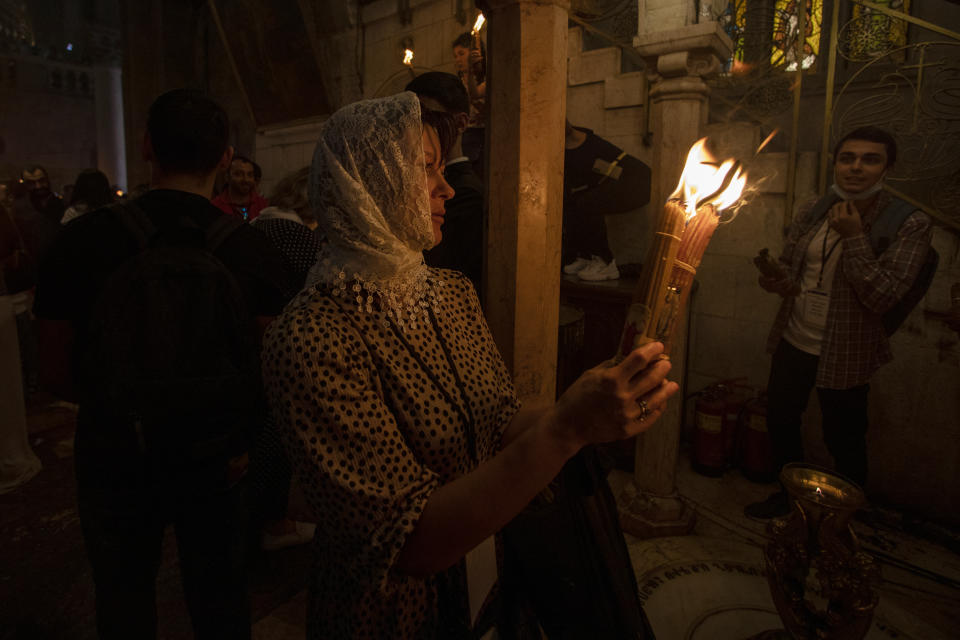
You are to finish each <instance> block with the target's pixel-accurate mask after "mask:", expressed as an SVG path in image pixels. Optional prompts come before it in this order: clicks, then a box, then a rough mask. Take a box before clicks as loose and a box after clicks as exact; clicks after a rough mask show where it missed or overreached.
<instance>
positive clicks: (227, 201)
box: [213, 155, 267, 222]
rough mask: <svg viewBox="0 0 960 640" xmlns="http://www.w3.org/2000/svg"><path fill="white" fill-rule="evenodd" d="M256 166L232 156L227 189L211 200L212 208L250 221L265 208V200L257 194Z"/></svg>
mask: <svg viewBox="0 0 960 640" xmlns="http://www.w3.org/2000/svg"><path fill="white" fill-rule="evenodd" d="M257 184H258V179H257V166H256V165H255V164H254V162H253V160H251V159H250V158H246V157H244V156H239V155H237V156H234V157H233V160H231V161H230V167H229V169H227V187H226V189H224V190H223V191H221V192H220V195H218V196H217V197H216V198H214V199H213V206H215V207H217V208H218V209H220V210H221V211H223V212H224V213H228V214H230V215H235V216H239V217H240V218H242V219H244V220H246V221H248V222H249V221H251V220H254V219H256V217H257V216H258V215H260V212H261V211H262V210H263V209H264V208H265V207H266V206H267V199H266V198H264V197H263V196H261V195H260V194H259V193H257Z"/></svg>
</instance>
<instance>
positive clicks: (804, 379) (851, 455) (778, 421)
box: [767, 340, 870, 486]
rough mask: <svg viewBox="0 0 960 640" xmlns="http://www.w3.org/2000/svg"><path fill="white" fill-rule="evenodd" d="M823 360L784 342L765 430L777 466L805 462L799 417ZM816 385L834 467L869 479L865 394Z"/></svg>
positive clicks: (863, 388) (776, 359)
mask: <svg viewBox="0 0 960 640" xmlns="http://www.w3.org/2000/svg"><path fill="white" fill-rule="evenodd" d="M819 360H820V358H819V357H818V356H815V355H811V354H809V353H806V352H805V351H801V350H800V349H797V348H796V347H794V346H793V345H792V344H790V343H789V342H787V341H786V340H781V341H780V344H779V346H778V347H777V350H776V352H775V353H774V354H773V362H772V363H771V366H770V380H769V382H768V383H767V402H768V404H767V428H768V429H769V430H770V438H771V440H772V443H773V454H774V460H775V463H776V464H777V468H780V467H782V466H783V465H785V464H787V463H789V462H801V461H803V440H802V438H801V419H802V417H803V412H804V411H805V410H806V408H807V400H808V399H809V397H810V390H811V389H813V387H814V383H815V381H816V377H817V364H818V363H819ZM869 390H870V385H868V384H864V385H860V386H858V387H852V388H850V389H824V388H820V387H817V397H818V399H819V400H820V411H821V414H822V417H823V440H824V443H825V444H826V445H827V449H828V450H829V451H830V455H832V456H833V460H834V464H835V466H836V470H837V471H838V472H839V473H841V474H843V475H845V476H847V477H848V478H850V479H851V480H853V481H854V482H856V483H857V484H859V485H860V486H864V484H865V483H866V481H867V439H866V436H867V392H868V391H869Z"/></svg>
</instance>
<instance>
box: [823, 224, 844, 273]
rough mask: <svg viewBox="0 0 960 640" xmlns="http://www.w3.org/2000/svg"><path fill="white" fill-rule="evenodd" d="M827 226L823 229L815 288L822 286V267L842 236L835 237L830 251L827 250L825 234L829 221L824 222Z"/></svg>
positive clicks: (828, 227)
mask: <svg viewBox="0 0 960 640" xmlns="http://www.w3.org/2000/svg"><path fill="white" fill-rule="evenodd" d="M825 224H826V225H827V228H826V229H824V231H823V248H822V249H821V253H820V275H818V276H817V289H819V288H820V287H821V286H823V269H824V267H826V266H827V260H829V259H830V256H832V255H833V252H834V250H835V249H836V248H837V245H838V244H840V241H841V240H843V238H842V237H841V238H837V239H836V241H834V243H833V246H831V247H830V251H827V236H828V235H830V223H829V222H827V223H825Z"/></svg>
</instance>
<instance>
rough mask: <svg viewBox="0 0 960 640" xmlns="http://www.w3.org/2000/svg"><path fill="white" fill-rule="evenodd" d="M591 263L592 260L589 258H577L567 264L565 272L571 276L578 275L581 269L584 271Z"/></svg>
mask: <svg viewBox="0 0 960 640" xmlns="http://www.w3.org/2000/svg"><path fill="white" fill-rule="evenodd" d="M590 264H591V262H590V260H587V259H586V258H577V259H576V260H574V261H573V262H571V263H570V264H568V265H567V266H565V267H564V268H563V272H564V273H566V274H567V275H571V276H572V275H576V274H578V273H580V272H581V271H583V270H584V269H586V268H587V266H589V265H590Z"/></svg>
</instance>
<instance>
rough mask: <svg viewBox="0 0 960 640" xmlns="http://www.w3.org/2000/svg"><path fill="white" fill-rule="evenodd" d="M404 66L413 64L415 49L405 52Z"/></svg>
mask: <svg viewBox="0 0 960 640" xmlns="http://www.w3.org/2000/svg"><path fill="white" fill-rule="evenodd" d="M403 64H405V65H407V66H410V65H412V64H413V49H404V50H403Z"/></svg>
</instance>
